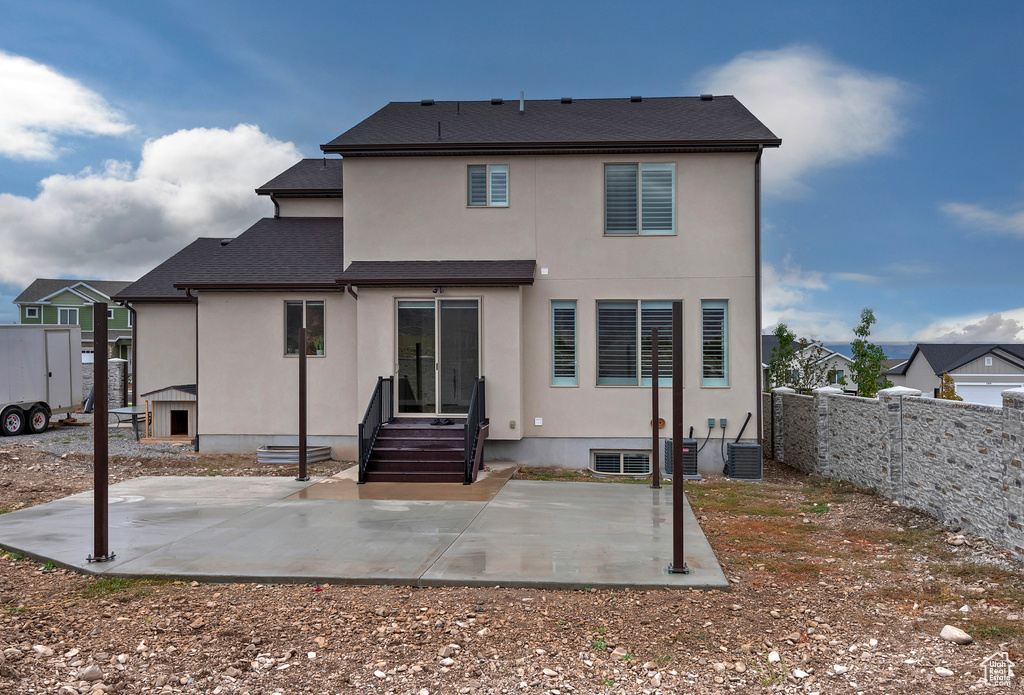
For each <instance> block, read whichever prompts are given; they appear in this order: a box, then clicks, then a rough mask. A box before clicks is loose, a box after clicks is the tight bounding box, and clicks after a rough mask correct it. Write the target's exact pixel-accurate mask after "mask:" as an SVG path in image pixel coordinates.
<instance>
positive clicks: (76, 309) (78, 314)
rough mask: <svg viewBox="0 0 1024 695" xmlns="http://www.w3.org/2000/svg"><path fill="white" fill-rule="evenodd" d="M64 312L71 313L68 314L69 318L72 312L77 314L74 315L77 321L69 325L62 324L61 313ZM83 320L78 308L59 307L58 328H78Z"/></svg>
mask: <svg viewBox="0 0 1024 695" xmlns="http://www.w3.org/2000/svg"><path fill="white" fill-rule="evenodd" d="M62 311H67V312H69V313H68V316H69V317H70V316H71V314H70V312H72V311H73V312H75V314H74V316H75V320H74V321H70V322H68V323H61V320H60V313H61V312H62ZM81 320H82V315H81V313H79V311H78V307H76V306H59V307H57V325H58V326H78V325H80V323H79V322H80V321H81Z"/></svg>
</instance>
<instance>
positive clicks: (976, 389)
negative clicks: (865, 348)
mask: <svg viewBox="0 0 1024 695" xmlns="http://www.w3.org/2000/svg"><path fill="white" fill-rule="evenodd" d="M943 372H949V375H950V376H951V377H953V383H954V384H955V386H956V394H957V395H958V396H960V397H961V398H962V399H964V401H966V402H968V403H980V404H982V405H1002V404H1003V399H1002V395H1001V394H1002V392H1003V391H1005V390H1006V389H1012V388H1018V387H1020V386H1024V344H1020V343H1001V344H999V343H919V344H918V346H917V347H915V348H914V352H913V354H911V356H910V359H908V360H906V362H905V363H904V364H902V365H899V366H897V367H894V368H893V369H890V370H889V371H887V372H886V373H885V376H887V377H888V378H889V380H890V381H892V382H893V384H894V385H896V386H907V387H909V388H913V389H918V390H919V391H921V395H923V396H925V397H927V398H933V397H934V396H936V395H937V394H938V392H939V386H940V384H941V382H942V374H943Z"/></svg>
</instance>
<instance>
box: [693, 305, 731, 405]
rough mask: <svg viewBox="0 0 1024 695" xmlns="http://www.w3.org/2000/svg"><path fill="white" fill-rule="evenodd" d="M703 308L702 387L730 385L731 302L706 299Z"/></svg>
mask: <svg viewBox="0 0 1024 695" xmlns="http://www.w3.org/2000/svg"><path fill="white" fill-rule="evenodd" d="M700 306H701V385H702V386H728V385H729V302H728V301H726V300H724V299H705V300H704V301H702V302H701V303H700Z"/></svg>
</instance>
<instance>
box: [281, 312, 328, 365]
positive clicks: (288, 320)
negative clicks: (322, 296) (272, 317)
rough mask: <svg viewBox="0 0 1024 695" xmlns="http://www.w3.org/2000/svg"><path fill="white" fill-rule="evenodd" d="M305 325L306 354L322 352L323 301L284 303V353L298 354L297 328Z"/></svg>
mask: <svg viewBox="0 0 1024 695" xmlns="http://www.w3.org/2000/svg"><path fill="white" fill-rule="evenodd" d="M303 326H305V327H306V354H307V355H322V354H324V303H323V302H321V301H313V302H301V301H294V302H292V301H288V302H285V303H284V354H285V355H298V354H299V330H300V329H301V328H302V327H303Z"/></svg>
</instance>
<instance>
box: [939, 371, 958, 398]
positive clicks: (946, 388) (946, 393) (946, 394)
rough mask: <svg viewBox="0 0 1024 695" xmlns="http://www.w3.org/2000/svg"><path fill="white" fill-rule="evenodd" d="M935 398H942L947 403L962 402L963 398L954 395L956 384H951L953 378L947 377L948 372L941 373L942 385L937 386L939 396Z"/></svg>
mask: <svg viewBox="0 0 1024 695" xmlns="http://www.w3.org/2000/svg"><path fill="white" fill-rule="evenodd" d="M935 397H936V398H942V399H943V400H947V401H962V400H963V398H960V396H958V395H956V384H954V383H953V377H951V376H950V375H949V372H943V373H942V383H941V384H940V385H939V394H938V395H937V396H935Z"/></svg>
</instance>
